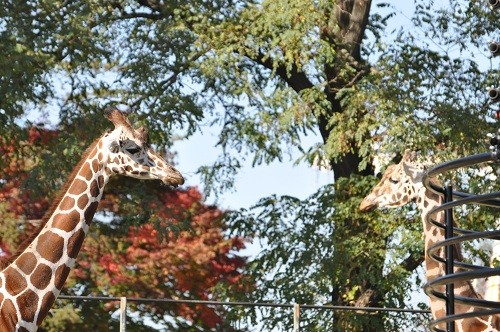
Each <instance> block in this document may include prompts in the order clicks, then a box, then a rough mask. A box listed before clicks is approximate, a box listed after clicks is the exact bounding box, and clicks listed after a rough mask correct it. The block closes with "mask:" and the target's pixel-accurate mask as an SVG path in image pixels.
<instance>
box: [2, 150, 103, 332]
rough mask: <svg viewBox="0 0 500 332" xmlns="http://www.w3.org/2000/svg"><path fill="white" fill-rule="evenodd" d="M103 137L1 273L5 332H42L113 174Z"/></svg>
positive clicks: (80, 164) (83, 160)
mask: <svg viewBox="0 0 500 332" xmlns="http://www.w3.org/2000/svg"><path fill="white" fill-rule="evenodd" d="M101 148H102V142H101V141H100V140H97V141H96V142H94V144H93V145H92V146H91V147H90V149H89V151H88V153H87V155H86V156H84V157H83V158H82V161H81V162H80V163H79V164H78V165H77V166H76V167H75V170H74V171H73V173H72V176H70V179H69V180H68V182H67V190H66V191H65V192H64V194H63V196H61V199H60V201H59V203H58V204H57V205H56V206H55V208H54V211H53V213H52V214H51V215H50V217H49V218H48V220H47V223H46V224H45V226H43V228H42V229H41V230H40V232H39V234H38V235H37V236H36V237H35V238H34V240H33V241H32V242H31V243H30V244H29V245H28V246H27V247H26V249H25V250H24V251H23V252H22V253H21V254H20V255H19V256H18V257H17V259H15V260H14V261H13V262H12V263H11V264H10V265H8V266H7V267H6V268H5V269H4V270H2V271H1V272H0V327H1V329H0V330H2V331H3V330H4V329H5V330H6V331H36V329H37V326H38V325H39V324H40V323H41V322H42V320H43V318H44V317H45V316H46V315H47V313H48V311H49V309H50V307H51V306H52V304H53V303H54V301H55V299H56V298H57V296H58V295H59V292H60V291H61V288H62V286H63V284H64V282H65V280H66V278H67V277H68V274H69V271H70V268H71V267H72V266H73V265H74V263H75V259H76V256H77V254H78V252H79V251H80V248H81V245H82V243H83V240H84V238H85V235H86V234H87V231H88V229H89V226H90V224H91V222H92V218H93V216H94V213H95V211H96V209H97V206H98V204H99V200H100V199H101V196H102V193H103V189H104V186H105V184H106V183H107V182H108V179H109V174H107V173H106V171H105V169H104V167H103V162H104V154H103V153H102V152H100V149H101Z"/></svg>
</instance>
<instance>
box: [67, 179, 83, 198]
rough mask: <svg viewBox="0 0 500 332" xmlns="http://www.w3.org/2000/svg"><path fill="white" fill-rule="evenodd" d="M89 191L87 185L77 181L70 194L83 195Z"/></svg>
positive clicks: (70, 189)
mask: <svg viewBox="0 0 500 332" xmlns="http://www.w3.org/2000/svg"><path fill="white" fill-rule="evenodd" d="M85 191H87V183H86V182H85V181H83V180H80V179H75V180H74V181H73V184H72V185H71V187H70V188H69V190H68V192H69V193H70V194H72V195H81V194H82V193H84V192H85Z"/></svg>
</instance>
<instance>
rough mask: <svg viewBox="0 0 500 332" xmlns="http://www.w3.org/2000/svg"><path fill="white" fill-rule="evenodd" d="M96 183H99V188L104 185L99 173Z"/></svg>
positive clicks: (102, 177)
mask: <svg viewBox="0 0 500 332" xmlns="http://www.w3.org/2000/svg"><path fill="white" fill-rule="evenodd" d="M97 184H98V185H99V189H102V187H104V176H102V175H99V177H98V178H97Z"/></svg>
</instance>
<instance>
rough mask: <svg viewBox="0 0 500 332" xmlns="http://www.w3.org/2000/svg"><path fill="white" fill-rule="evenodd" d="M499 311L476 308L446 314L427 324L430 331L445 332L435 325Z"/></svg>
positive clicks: (498, 311)
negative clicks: (450, 314) (459, 312)
mask: <svg viewBox="0 0 500 332" xmlns="http://www.w3.org/2000/svg"><path fill="white" fill-rule="evenodd" d="M499 313H500V309H493V310H478V311H473V312H467V313H463V314H455V315H452V316H447V317H443V318H439V319H436V320H433V321H431V322H430V323H429V325H428V326H429V328H430V330H431V331H436V332H441V331H442V332H445V331H443V330H440V329H439V328H437V326H438V325H439V324H445V323H451V322H454V321H457V320H459V319H466V318H474V317H480V316H490V315H495V314H499Z"/></svg>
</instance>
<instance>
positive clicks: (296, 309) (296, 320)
mask: <svg viewBox="0 0 500 332" xmlns="http://www.w3.org/2000/svg"><path fill="white" fill-rule="evenodd" d="M57 299H58V300H72V301H109V302H118V301H119V302H120V309H119V312H120V332H125V331H126V325H127V303H128V302H140V303H185V304H203V305H211V306H240V307H275V308H276V307H278V308H285V309H291V310H292V312H291V319H293V332H299V326H300V312H301V311H302V310H347V311H358V312H366V313H369V312H397V313H410V314H417V315H422V314H423V315H429V314H430V311H429V310H419V309H410V308H384V307H351V306H336V305H314V304H298V303H294V304H290V303H272V302H232V301H206V300H176V299H151V298H138V297H108V296H70V295H60V296H59V297H58V298H57Z"/></svg>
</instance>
